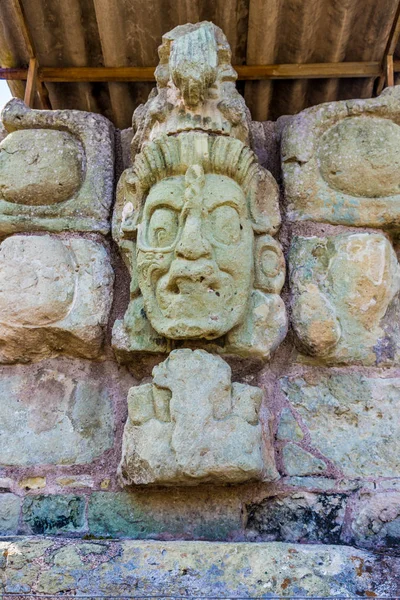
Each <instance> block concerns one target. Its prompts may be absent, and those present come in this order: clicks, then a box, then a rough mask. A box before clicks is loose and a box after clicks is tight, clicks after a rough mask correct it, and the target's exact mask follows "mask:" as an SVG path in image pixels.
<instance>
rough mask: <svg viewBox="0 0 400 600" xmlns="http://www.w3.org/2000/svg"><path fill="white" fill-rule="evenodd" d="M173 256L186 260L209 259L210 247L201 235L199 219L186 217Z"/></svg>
mask: <svg viewBox="0 0 400 600" xmlns="http://www.w3.org/2000/svg"><path fill="white" fill-rule="evenodd" d="M175 254H176V256H178V257H179V258H186V259H187V260H197V259H199V258H210V257H211V245H210V243H209V242H208V240H207V239H206V238H205V237H204V236H203V234H202V231H201V220H200V219H198V218H196V217H192V216H188V218H187V219H186V223H185V225H184V228H183V231H182V235H181V237H180V240H179V242H178V243H177V245H176V249H175Z"/></svg>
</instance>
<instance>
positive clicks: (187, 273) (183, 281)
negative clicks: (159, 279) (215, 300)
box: [165, 260, 221, 294]
mask: <svg viewBox="0 0 400 600" xmlns="http://www.w3.org/2000/svg"><path fill="white" fill-rule="evenodd" d="M220 287H221V280H220V277H219V276H218V272H217V271H216V267H215V266H214V265H213V264H212V263H209V262H204V261H201V260H200V261H193V263H191V262H190V261H188V262H186V261H183V262H178V263H175V264H173V265H172V267H171V270H170V276H169V278H168V283H167V285H166V286H165V291H166V292H169V293H171V294H191V293H195V292H197V293H198V292H201V293H210V292H216V293H217V294H218V290H219V289H220Z"/></svg>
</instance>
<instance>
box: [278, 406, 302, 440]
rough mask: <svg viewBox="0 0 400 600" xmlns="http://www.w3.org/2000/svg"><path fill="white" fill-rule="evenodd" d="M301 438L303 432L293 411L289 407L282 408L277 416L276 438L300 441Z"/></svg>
mask: <svg viewBox="0 0 400 600" xmlns="http://www.w3.org/2000/svg"><path fill="white" fill-rule="evenodd" d="M303 438H304V434H303V432H302V430H301V427H300V425H299V424H298V422H297V421H296V419H295V417H294V415H293V413H292V412H291V410H290V409H289V408H284V409H283V410H282V412H281V414H280V417H279V424H278V430H277V432H276V439H278V440H291V441H292V442H300V441H301V440H302V439H303Z"/></svg>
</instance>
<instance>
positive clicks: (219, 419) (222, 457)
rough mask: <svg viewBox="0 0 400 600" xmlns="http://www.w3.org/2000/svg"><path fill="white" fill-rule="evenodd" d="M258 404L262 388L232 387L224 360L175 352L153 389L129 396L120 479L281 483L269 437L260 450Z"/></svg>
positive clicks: (157, 374) (162, 366)
mask: <svg viewBox="0 0 400 600" xmlns="http://www.w3.org/2000/svg"><path fill="white" fill-rule="evenodd" d="M261 401H262V391H261V390H260V389H259V388H256V387H251V386H248V385H244V384H241V383H233V384H232V383H231V369H230V367H229V366H228V365H227V364H226V363H225V362H224V361H223V360H222V359H221V358H219V357H217V356H213V355H211V354H208V353H207V352H204V351H203V350H195V351H192V350H189V349H186V350H175V351H173V352H171V354H170V355H169V358H168V359H167V360H166V361H165V362H163V363H161V364H160V365H158V366H157V367H155V368H154V369H153V383H148V384H144V385H141V386H139V387H136V388H131V389H130V391H129V396H128V421H127V423H126V425H125V430H124V439H123V449H122V461H121V464H120V475H121V481H122V482H123V483H124V484H131V483H135V484H152V483H158V484H160V483H164V484H175V485H177V484H185V485H188V484H189V485H190V484H192V485H193V484H196V483H200V482H205V481H212V482H220V483H233V482H236V483H238V482H242V481H247V480H255V479H262V478H265V479H266V480H270V479H274V478H276V477H277V472H276V469H275V465H274V462H273V458H272V456H273V452H272V447H271V444H270V440H269V439H268V431H267V432H266V436H265V437H266V442H267V444H268V447H266V448H265V449H264V452H263V451H262V447H261V446H262V444H261V427H260V424H259V420H258V412H259V408H260V404H261ZM155 438H156V439H157V444H154V439H155ZM263 454H264V461H265V463H264V464H263Z"/></svg>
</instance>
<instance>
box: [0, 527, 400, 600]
mask: <svg viewBox="0 0 400 600" xmlns="http://www.w3.org/2000/svg"><path fill="white" fill-rule="evenodd" d="M60 542H62V543H60ZM0 548H1V550H2V551H3V554H4V555H6V556H7V561H6V562H5V564H4V569H3V574H2V579H1V583H0V590H1V591H4V592H7V593H10V594H11V593H13V594H18V593H32V592H34V593H36V594H62V593H66V594H71V595H76V596H80V595H89V596H104V597H109V596H110V595H114V596H126V595H127V594H128V595H131V594H132V590H134V592H135V595H136V596H138V597H140V596H149V595H151V594H153V595H158V596H159V595H165V596H175V597H177V596H178V597H182V594H183V590H184V594H185V595H187V596H193V597H215V595H216V593H217V592H218V596H221V597H225V598H226V597H229V598H233V597H242V598H243V597H264V596H265V595H267V594H271V595H273V596H279V597H281V596H282V595H285V596H288V597H290V596H318V597H321V596H322V597H326V596H343V595H348V596H366V595H369V596H372V595H375V596H398V595H399V591H400V585H399V581H400V560H399V559H398V558H395V557H390V556H385V557H380V556H379V555H376V554H373V553H369V552H367V551H363V550H357V549H355V548H352V547H349V546H329V545H327V546H321V545H295V544H283V543H279V542H272V543H268V544H262V543H259V544H248V543H247V544H246V543H231V544H227V543H217V542H144V541H141V542H140V541H139V542H137V541H136V542H135V541H132V540H124V541H122V540H121V541H118V542H112V541H105V540H102V541H91V542H88V541H82V540H71V539H70V540H66V539H59V540H51V539H46V540H38V539H27V538H14V539H11V540H7V541H4V542H1V544H0ZM133 566H134V568H133Z"/></svg>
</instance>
